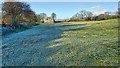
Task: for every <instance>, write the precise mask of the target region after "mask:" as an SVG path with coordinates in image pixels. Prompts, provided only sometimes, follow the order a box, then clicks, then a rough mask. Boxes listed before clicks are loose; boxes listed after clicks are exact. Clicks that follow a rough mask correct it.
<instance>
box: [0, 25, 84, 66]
mask: <svg viewBox="0 0 120 68" xmlns="http://www.w3.org/2000/svg"><path fill="white" fill-rule="evenodd" d="M81 26H84V25H74V24H41V25H38V26H35V27H33V28H32V29H29V30H25V31H22V32H19V33H14V34H11V35H8V36H6V37H3V38H2V46H3V48H2V53H3V56H2V59H3V61H2V63H3V64H2V65H5V66H26V65H33V66H48V65H49V66H53V65H54V66H55V65H60V63H59V61H57V62H54V61H49V60H48V58H49V57H50V56H52V55H54V54H56V53H57V52H58V51H59V49H61V48H62V47H54V48H48V46H50V45H51V44H57V43H58V42H56V43H55V42H53V41H55V40H57V39H59V38H61V37H62V36H61V34H62V33H63V32H64V31H70V30H74V29H79V28H80V27H81ZM72 27H74V28H72Z"/></svg>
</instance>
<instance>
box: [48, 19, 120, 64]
mask: <svg viewBox="0 0 120 68" xmlns="http://www.w3.org/2000/svg"><path fill="white" fill-rule="evenodd" d="M70 23H72V24H84V23H86V25H89V26H87V27H83V28H82V29H78V30H74V31H71V30H70V31H65V32H64V33H63V34H62V35H61V36H62V38H60V39H59V42H64V43H62V44H61V43H58V44H57V45H59V44H60V45H61V47H62V48H60V49H59V52H58V53H57V54H55V55H53V56H51V57H49V58H48V60H53V61H56V62H58V61H59V63H60V64H59V65H68V66H72V65H81V66H84V65H87V66H115V65H118V59H120V58H119V57H118V22H117V19H113V20H104V21H90V22H70ZM54 42H56V41H54ZM60 45H59V46H60ZM51 46H54V44H52V45H51Z"/></svg>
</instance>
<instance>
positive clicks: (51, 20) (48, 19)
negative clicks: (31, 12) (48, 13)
mask: <svg viewBox="0 0 120 68" xmlns="http://www.w3.org/2000/svg"><path fill="white" fill-rule="evenodd" d="M44 22H45V23H54V20H53V19H51V18H46V19H44Z"/></svg>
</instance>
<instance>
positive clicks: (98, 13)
mask: <svg viewBox="0 0 120 68" xmlns="http://www.w3.org/2000/svg"><path fill="white" fill-rule="evenodd" d="M105 12H106V10H103V11H96V12H93V14H94V15H100V14H104V13H105Z"/></svg>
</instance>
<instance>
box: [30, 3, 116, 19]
mask: <svg viewBox="0 0 120 68" xmlns="http://www.w3.org/2000/svg"><path fill="white" fill-rule="evenodd" d="M28 3H29V4H30V6H31V9H32V10H33V11H34V12H35V13H36V14H40V13H46V14H47V16H48V17H49V16H50V15H51V14H52V13H56V15H57V19H67V18H70V17H72V16H73V15H75V14H76V13H77V12H79V11H81V10H87V11H91V12H92V13H93V14H94V15H98V14H103V13H104V12H107V11H110V12H116V11H118V3H117V2H28ZM86 4H87V5H86Z"/></svg>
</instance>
